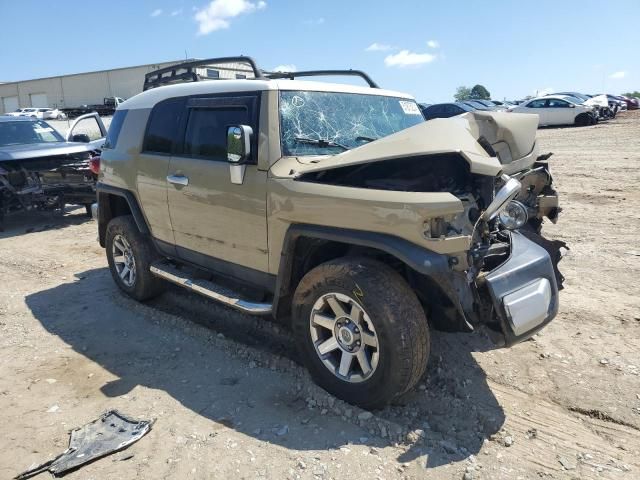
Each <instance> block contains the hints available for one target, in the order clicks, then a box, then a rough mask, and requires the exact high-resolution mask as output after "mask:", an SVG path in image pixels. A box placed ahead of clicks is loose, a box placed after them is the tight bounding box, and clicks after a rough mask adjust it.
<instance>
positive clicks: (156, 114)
mask: <svg viewBox="0 0 640 480" xmlns="http://www.w3.org/2000/svg"><path fill="white" fill-rule="evenodd" d="M183 111H184V99H183V98H171V99H169V100H164V101H162V102H160V103H158V104H157V105H156V106H155V107H153V110H151V114H150V115H149V121H148V123H147V130H146V132H145V136H144V143H143V145H142V151H143V152H152V153H164V154H171V151H172V149H173V146H174V144H175V143H176V141H177V139H178V130H179V127H180V121H181V116H182V113H183Z"/></svg>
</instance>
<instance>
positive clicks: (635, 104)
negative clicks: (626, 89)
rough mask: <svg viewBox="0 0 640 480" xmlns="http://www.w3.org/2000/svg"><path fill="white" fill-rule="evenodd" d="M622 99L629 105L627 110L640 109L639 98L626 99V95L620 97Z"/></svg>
mask: <svg viewBox="0 0 640 480" xmlns="http://www.w3.org/2000/svg"><path fill="white" fill-rule="evenodd" d="M620 98H622V99H623V100H624V101H625V102H626V103H627V110H637V109H638V108H640V99H639V98H635V97H625V96H624V95H620Z"/></svg>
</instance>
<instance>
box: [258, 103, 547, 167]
mask: <svg viewBox="0 0 640 480" xmlns="http://www.w3.org/2000/svg"><path fill="white" fill-rule="evenodd" d="M537 128H538V116H537V115H530V114H516V113H506V112H477V111H476V112H469V113H465V114H463V115H459V116H457V117H452V118H437V119H434V120H430V121H428V122H424V123H420V124H418V125H414V126H413V127H410V128H407V129H405V130H401V131H399V132H397V133H394V134H393V135H389V136H387V137H383V138H381V139H379V140H375V141H373V142H370V143H367V144H365V145H363V146H361V147H357V148H354V149H352V150H348V151H346V152H342V153H339V154H337V155H333V156H305V157H284V158H282V159H280V160H279V161H278V162H276V163H275V164H274V165H273V166H272V168H271V173H272V174H273V175H274V176H276V177H297V176H299V175H302V174H305V173H309V172H317V171H322V170H329V169H332V168H340V167H345V166H349V165H355V164H359V163H368V162H377V161H382V160H390V159H394V158H406V157H414V156H420V155H433V154H443V153H459V154H460V155H462V157H464V158H465V160H467V162H468V163H469V166H470V169H471V172H472V173H476V174H480V175H490V176H496V175H499V174H500V173H501V172H502V171H503V169H505V170H510V169H509V168H508V167H507V164H510V163H512V162H514V163H516V161H518V160H526V163H532V162H533V160H531V161H529V159H528V157H532V159H533V158H535V155H532V153H534V150H535V147H536V144H535V139H536V131H537ZM479 140H482V141H483V143H485V145H486V144H489V145H491V147H492V148H493V149H494V150H495V152H491V154H490V153H489V152H488V151H487V149H485V148H484V147H483V146H482V145H481V144H480V142H479ZM487 146H488V145H487ZM488 150H489V151H491V149H490V148H489V149H488ZM493 153H495V156H492V155H493ZM517 163H522V162H517ZM519 166H520V165H519ZM505 167H507V168H505ZM514 167H515V165H514Z"/></svg>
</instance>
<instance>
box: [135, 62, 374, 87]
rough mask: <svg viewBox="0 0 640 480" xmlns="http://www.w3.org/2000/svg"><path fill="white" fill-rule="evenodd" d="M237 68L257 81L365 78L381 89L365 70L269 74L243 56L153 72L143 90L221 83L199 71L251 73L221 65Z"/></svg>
mask: <svg viewBox="0 0 640 480" xmlns="http://www.w3.org/2000/svg"><path fill="white" fill-rule="evenodd" d="M225 63H226V64H229V63H231V64H233V63H244V64H246V65H247V66H248V67H250V70H251V73H253V78H254V79H255V78H257V79H262V80H264V79H274V80H275V79H279V78H288V79H289V80H293V79H294V78H297V77H318V76H332V75H341V76H350V77H360V78H362V79H363V80H364V81H365V82H367V84H369V86H370V87H371V88H380V87H379V86H378V84H377V83H376V82H374V81H373V80H372V79H371V77H369V75H367V74H366V73H364V72H363V71H361V70H351V69H350V70H307V71H302V72H265V71H263V70H261V69H260V68H258V66H257V65H256V62H255V60H254V59H253V58H251V57H245V56H244V55H240V56H237V57H218V58H207V59H205V60H190V61H187V62H183V63H177V64H175V65H171V66H169V67H165V68H160V69H158V70H154V71H153V72H149V73H147V74H145V76H144V87H143V90H149V89H150V88H155V87H161V86H163V85H172V84H174V83H185V82H199V81H201V80H217V78H213V77H209V76H206V75H200V74H199V73H198V71H197V68H207V67H214V66H215V69H217V70H227V71H235V72H242V73H250V71H249V70H246V69H241V68H234V67H220V66H219V65H220V64H225Z"/></svg>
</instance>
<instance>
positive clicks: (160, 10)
mask: <svg viewBox="0 0 640 480" xmlns="http://www.w3.org/2000/svg"><path fill="white" fill-rule="evenodd" d="M160 15H162V9H161V8H156V9H155V10H154V11H153V12H151V16H152V17H159V16H160Z"/></svg>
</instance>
